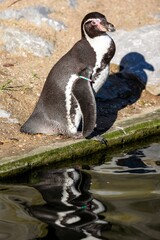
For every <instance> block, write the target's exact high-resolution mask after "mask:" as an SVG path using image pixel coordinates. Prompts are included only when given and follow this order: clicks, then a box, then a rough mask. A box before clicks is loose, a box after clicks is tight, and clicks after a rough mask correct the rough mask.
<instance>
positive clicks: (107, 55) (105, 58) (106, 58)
mask: <svg viewBox="0 0 160 240" xmlns="http://www.w3.org/2000/svg"><path fill="white" fill-rule="evenodd" d="M115 51H116V47H115V43H114V42H113V40H112V43H111V45H110V47H109V48H108V51H107V53H105V54H104V56H103V58H102V63H101V65H102V68H104V67H105V66H106V65H108V64H109V63H110V61H111V59H112V58H113V56H114V54H115Z"/></svg>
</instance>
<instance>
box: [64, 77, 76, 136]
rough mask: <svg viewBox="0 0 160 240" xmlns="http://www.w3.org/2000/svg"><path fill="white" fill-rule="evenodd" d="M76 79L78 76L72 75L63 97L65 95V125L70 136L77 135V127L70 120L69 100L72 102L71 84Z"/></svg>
mask: <svg viewBox="0 0 160 240" xmlns="http://www.w3.org/2000/svg"><path fill="white" fill-rule="evenodd" d="M77 78H78V76H77V75H76V74H72V75H71V77H70V79H69V81H68V84H67V86H66V91H65V95H66V111H67V114H66V118H67V125H68V129H69V132H70V133H72V134H75V133H77V127H76V126H75V125H74V124H73V122H72V119H71V114H70V113H71V104H72V102H71V100H72V86H73V83H74V82H75V80H76V79H77Z"/></svg>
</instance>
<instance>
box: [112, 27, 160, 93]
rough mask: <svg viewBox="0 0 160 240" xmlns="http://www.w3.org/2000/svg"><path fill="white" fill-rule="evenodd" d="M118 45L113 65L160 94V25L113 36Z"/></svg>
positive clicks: (119, 32) (117, 32)
mask: <svg viewBox="0 0 160 240" xmlns="http://www.w3.org/2000/svg"><path fill="white" fill-rule="evenodd" d="M111 36H112V38H113V39H114V41H115V43H116V54H115V56H114V58H113V60H112V61H113V63H116V64H118V65H120V66H121V68H122V71H123V72H127V73H132V74H134V75H136V76H137V77H138V78H139V79H140V80H141V82H142V83H143V84H144V85H145V86H146V89H147V90H148V91H149V92H150V93H152V94H155V95H159V94H160V64H159V63H160V55H159V52H160V25H152V26H144V27H141V28H139V29H136V30H134V31H129V32H127V31H124V30H119V31H116V32H115V33H112V34H111Z"/></svg>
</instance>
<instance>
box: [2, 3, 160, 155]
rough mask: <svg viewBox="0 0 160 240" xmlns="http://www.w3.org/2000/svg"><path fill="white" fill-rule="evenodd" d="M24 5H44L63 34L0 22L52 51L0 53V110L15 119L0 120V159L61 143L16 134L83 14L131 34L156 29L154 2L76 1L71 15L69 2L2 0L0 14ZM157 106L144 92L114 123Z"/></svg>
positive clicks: (77, 33)
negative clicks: (50, 44) (97, 15)
mask: <svg viewBox="0 0 160 240" xmlns="http://www.w3.org/2000/svg"><path fill="white" fill-rule="evenodd" d="M29 5H30V6H31V5H37V6H39V5H45V6H49V7H51V8H52V9H54V12H53V13H52V14H50V16H51V17H54V19H56V20H61V21H63V22H64V23H65V24H66V26H67V31H61V32H55V31H53V30H52V29H51V28H50V27H48V26H47V25H45V24H43V25H42V26H41V27H37V26H34V25H33V24H31V23H29V22H27V21H26V20H25V19H22V20H20V21H18V22H17V21H16V20H5V21H1V24H2V25H6V26H12V27H18V28H20V29H22V30H27V31H29V32H31V33H34V34H37V35H39V36H41V37H43V38H45V39H48V40H50V41H53V42H54V44H55V51H54V54H53V55H52V56H51V57H45V58H40V57H35V56H32V55H30V54H27V53H26V54H25V55H23V56H16V55H11V54H9V53H7V52H1V58H0V100H1V101H0V107H3V109H4V110H6V111H8V112H10V113H11V118H12V119H14V118H16V119H17V120H18V123H10V122H7V120H6V119H4V118H0V157H4V156H12V155H17V154H22V153H27V152H29V151H30V150H32V149H34V148H36V147H38V146H41V145H48V144H50V143H54V142H56V141H65V140H66V139H62V138H60V137H56V136H54V137H53V136H45V135H35V136H30V135H26V134H22V133H20V132H19V128H20V125H21V124H23V122H24V121H25V120H26V119H27V117H28V116H29V115H30V114H31V112H32V110H33V108H34V106H35V103H36V101H37V99H38V97H39V95H40V92H41V89H42V87H43V84H44V81H45V79H46V77H47V75H48V72H49V71H50V69H51V68H52V66H53V65H54V64H55V63H56V61H57V60H58V59H59V58H60V57H61V56H62V55H63V54H64V53H66V51H68V50H69V49H70V48H71V47H72V46H73V44H74V43H75V42H76V41H77V40H79V38H80V23H81V20H82V18H83V17H84V15H85V14H87V13H88V12H91V11H99V12H102V13H103V14H105V15H106V16H107V19H108V21H109V22H111V23H113V24H114V25H115V26H116V28H117V29H125V30H132V29H135V28H137V27H140V26H144V25H149V24H155V23H157V22H158V18H156V14H158V13H159V10H160V1H159V0H147V1H146V0H140V1H139V0H132V1H130V0H125V1H121V2H120V3H119V1H118V0H107V1H100V0H97V1H96V0H95V1H91V0H87V1H85V0H84V1H78V7H77V8H76V9H73V8H71V7H69V6H68V2H67V1H64V0H61V1H57V3H56V1H53V0H43V1H42V0H32V1H27V0H19V1H14V0H12V1H11V0H6V1H4V2H3V3H1V4H0V11H2V10H5V9H8V8H10V9H20V8H24V7H27V6H29ZM0 44H1V42H0ZM159 106H160V103H159V97H157V96H153V95H151V94H150V93H148V92H146V91H145V90H144V91H143V92H142V95H141V97H140V99H139V100H138V101H137V102H136V103H134V104H132V105H130V106H127V107H125V108H124V109H122V110H121V111H119V112H118V116H117V119H126V118H128V117H131V116H133V115H135V114H139V113H142V112H147V111H149V110H150V109H156V108H157V107H159Z"/></svg>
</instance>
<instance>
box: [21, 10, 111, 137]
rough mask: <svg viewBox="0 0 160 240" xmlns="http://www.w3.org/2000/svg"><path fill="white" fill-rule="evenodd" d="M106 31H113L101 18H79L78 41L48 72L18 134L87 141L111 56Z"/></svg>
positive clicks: (93, 13) (92, 15)
mask: <svg viewBox="0 0 160 240" xmlns="http://www.w3.org/2000/svg"><path fill="white" fill-rule="evenodd" d="M108 31H109V32H110V31H115V28H114V26H113V24H111V23H109V22H108V21H107V19H106V17H105V16H104V15H103V14H101V13H99V12H91V13H88V14H87V15H86V16H85V17H84V18H83V20H82V23H81V39H80V40H79V41H78V42H77V43H75V45H74V46H73V47H72V48H71V49H70V50H69V51H68V52H67V53H66V54H65V55H64V56H63V57H62V58H61V59H60V60H59V61H58V62H57V63H56V64H55V65H54V66H53V68H52V69H51V71H50V73H49V75H48V77H47V79H46V82H45V84H44V87H43V89H42V92H41V95H40V97H39V100H38V102H37V104H36V106H35V109H34V111H33V113H32V114H31V116H30V117H29V118H28V120H27V121H26V122H25V123H24V124H23V125H22V127H21V129H20V131H21V132H24V133H28V134H37V133H41V134H48V135H66V136H69V137H70V136H82V137H85V138H87V137H88V136H89V135H90V134H91V133H92V132H93V131H94V128H95V125H96V100H95V94H96V93H97V92H98V91H99V89H100V88H101V87H102V86H103V84H104V82H105V81H106V79H107V77H108V74H109V63H110V61H111V59H112V58H113V56H114V53H115V43H114V41H113V39H112V38H111V37H110V36H109V35H108V34H107V32H108ZM81 119H82V131H81V132H79V131H78V130H79V126H80V122H81Z"/></svg>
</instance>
